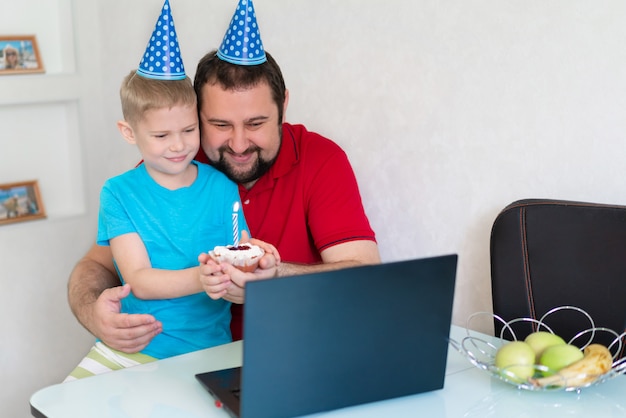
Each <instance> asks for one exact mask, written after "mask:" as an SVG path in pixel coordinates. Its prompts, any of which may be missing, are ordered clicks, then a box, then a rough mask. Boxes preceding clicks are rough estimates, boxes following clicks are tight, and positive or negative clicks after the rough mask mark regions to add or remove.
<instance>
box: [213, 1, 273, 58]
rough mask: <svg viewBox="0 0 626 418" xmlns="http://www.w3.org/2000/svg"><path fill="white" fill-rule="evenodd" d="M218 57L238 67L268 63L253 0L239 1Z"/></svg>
mask: <svg viewBox="0 0 626 418" xmlns="http://www.w3.org/2000/svg"><path fill="white" fill-rule="evenodd" d="M217 56H218V57H219V58H220V59H222V60H224V61H226V62H230V63H231V64H237V65H258V64H263V63H264V62H265V61H267V58H266V57H265V50H264V49H263V42H262V41H261V33H260V32H259V25H258V24H257V21H256V13H255V11H254V5H253V4H252V0H239V4H238V5H237V9H236V10H235V14H234V15H233V18H232V19H231V21H230V25H229V27H228V30H227V31H226V34H225V35H224V40H223V41H222V45H221V46H220V48H219V49H218V51H217Z"/></svg>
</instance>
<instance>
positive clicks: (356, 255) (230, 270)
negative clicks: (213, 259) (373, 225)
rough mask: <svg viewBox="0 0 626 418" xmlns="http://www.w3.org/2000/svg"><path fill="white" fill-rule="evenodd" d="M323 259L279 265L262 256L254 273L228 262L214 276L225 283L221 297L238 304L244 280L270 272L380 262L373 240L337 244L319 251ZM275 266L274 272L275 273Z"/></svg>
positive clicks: (293, 272)
mask: <svg viewBox="0 0 626 418" xmlns="http://www.w3.org/2000/svg"><path fill="white" fill-rule="evenodd" d="M321 256H322V263H319V264H311V265H307V264H294V263H285V262H282V261H281V262H280V263H279V264H278V265H275V264H273V263H269V264H268V266H265V265H264V261H265V260H264V259H261V263H260V264H259V268H258V269H257V271H255V272H253V273H244V272H241V271H239V270H237V269H236V268H235V267H232V266H227V267H226V268H225V269H224V270H222V272H223V273H224V275H223V276H218V277H219V279H217V278H216V283H217V281H219V282H220V283H223V284H224V287H223V289H224V292H225V293H223V297H224V299H226V300H228V301H229V302H233V303H237V304H241V303H244V300H245V292H244V287H245V283H246V282H248V281H251V280H258V279H265V278H269V277H273V276H295V275H300V274H307V273H316V272H321V271H329V270H338V269H341V268H346V267H354V266H359V265H364V264H379V263H380V254H379V252H378V245H377V244H376V242H374V241H369V240H359V241H349V242H346V243H343V244H337V245H334V246H332V247H329V248H327V249H325V250H323V251H322V252H321ZM274 269H275V274H274Z"/></svg>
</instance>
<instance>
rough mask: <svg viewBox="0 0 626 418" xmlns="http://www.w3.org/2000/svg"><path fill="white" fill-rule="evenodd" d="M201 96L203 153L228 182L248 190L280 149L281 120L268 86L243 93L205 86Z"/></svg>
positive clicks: (270, 163) (241, 91)
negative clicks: (241, 185)
mask: <svg viewBox="0 0 626 418" xmlns="http://www.w3.org/2000/svg"><path fill="white" fill-rule="evenodd" d="M201 94H202V109H201V110H200V120H201V121H200V123H201V126H202V129H201V132H202V148H203V150H204V152H205V153H206V155H207V157H209V160H211V163H212V164H213V165H214V166H215V167H216V168H218V169H219V170H221V171H223V172H224V173H225V174H226V175H227V176H228V177H229V178H230V179H232V180H234V181H235V182H237V183H240V184H243V185H244V186H246V187H248V188H249V187H251V186H252V184H254V182H255V181H256V180H257V179H258V178H259V177H261V176H262V175H263V174H265V172H267V170H269V168H270V167H271V165H272V164H273V163H274V161H275V160H276V156H277V155H278V151H279V149H280V142H281V133H282V131H281V123H282V121H279V120H278V108H277V107H276V103H275V102H274V100H273V99H272V93H271V90H270V87H269V86H268V85H267V83H260V84H258V85H256V86H254V87H251V88H248V89H246V90H224V89H223V88H222V87H221V86H220V85H218V84H214V85H211V84H209V83H207V84H205V85H204V86H203V87H202V92H201ZM286 106H287V100H285V107H286Z"/></svg>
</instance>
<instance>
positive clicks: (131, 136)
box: [120, 105, 200, 185]
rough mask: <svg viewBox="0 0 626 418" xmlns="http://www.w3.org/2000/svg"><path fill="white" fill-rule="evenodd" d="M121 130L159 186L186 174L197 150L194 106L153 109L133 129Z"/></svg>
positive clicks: (198, 137)
mask: <svg viewBox="0 0 626 418" xmlns="http://www.w3.org/2000/svg"><path fill="white" fill-rule="evenodd" d="M128 128H130V126H128ZM120 130H121V131H122V135H123V136H124V137H125V138H126V140H127V141H128V142H130V143H134V144H136V145H137V148H139V152H140V153H141V156H142V158H143V161H144V164H145V165H146V168H147V169H148V172H149V173H150V175H151V176H152V177H153V178H154V179H155V180H156V181H157V182H158V183H160V184H162V185H163V183H164V182H167V181H168V179H172V178H173V177H175V176H177V175H179V174H181V173H186V169H187V168H188V167H189V163H190V162H191V160H193V158H194V157H195V156H196V153H197V152H198V149H199V147H200V132H199V129H198V113H197V109H196V106H180V105H176V106H173V107H172V108H171V109H170V108H161V109H152V110H149V111H147V112H145V113H144V115H143V117H142V118H141V120H140V121H139V122H138V123H137V124H136V125H135V126H133V127H132V128H130V129H126V131H124V129H123V127H120ZM129 131H130V132H129Z"/></svg>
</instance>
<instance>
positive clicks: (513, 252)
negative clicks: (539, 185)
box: [490, 199, 626, 339]
mask: <svg viewBox="0 0 626 418" xmlns="http://www.w3.org/2000/svg"><path fill="white" fill-rule="evenodd" d="M490 251H491V287H492V297H493V312H494V314H497V315H499V316H500V317H502V318H503V319H505V320H507V321H509V320H511V319H514V318H522V317H528V318H534V319H540V318H541V317H542V316H543V315H544V314H545V313H546V312H548V311H549V310H551V309H552V308H554V307H556V306H563V305H571V306H576V307H578V308H581V309H584V310H585V311H586V312H587V313H588V314H589V315H590V316H591V317H592V318H593V320H594V322H595V326H596V327H606V328H610V329H612V330H614V331H616V332H617V333H622V332H624V330H625V328H626V206H616V205H606V204H595V203H584V202H573V201H563V200H541V199H525V200H519V201H516V202H513V203H511V204H510V205H508V206H507V207H506V208H504V209H503V210H502V211H501V212H500V214H499V215H498V216H497V218H496V220H495V221H494V224H493V227H492V230H491V242H490ZM546 323H547V324H548V325H549V326H551V327H552V329H553V330H554V331H555V332H556V333H557V334H559V335H561V336H563V337H564V338H566V339H569V338H571V337H572V336H574V335H576V333H578V332H579V331H581V330H584V329H586V328H589V327H590V324H589V321H588V320H587V319H586V318H585V317H584V316H583V315H580V314H577V313H576V312H575V311H571V310H568V311H565V310H564V311H559V312H558V313H556V314H554V315H550V316H549V318H548V319H546ZM529 324H530V323H528V322H527V323H525V325H524V327H525V329H523V330H521V331H519V330H518V331H516V332H521V333H522V337H523V336H525V334H527V333H530V332H532V331H534V330H535V328H534V327H532V326H531V325H529ZM501 325H502V324H501V322H499V321H495V328H496V332H497V333H499V332H500V330H501V328H502V326H501ZM605 335H606V337H608V336H609V335H608V334H605ZM519 336H520V335H519V334H518V337H519ZM613 338H614V337H613Z"/></svg>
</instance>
